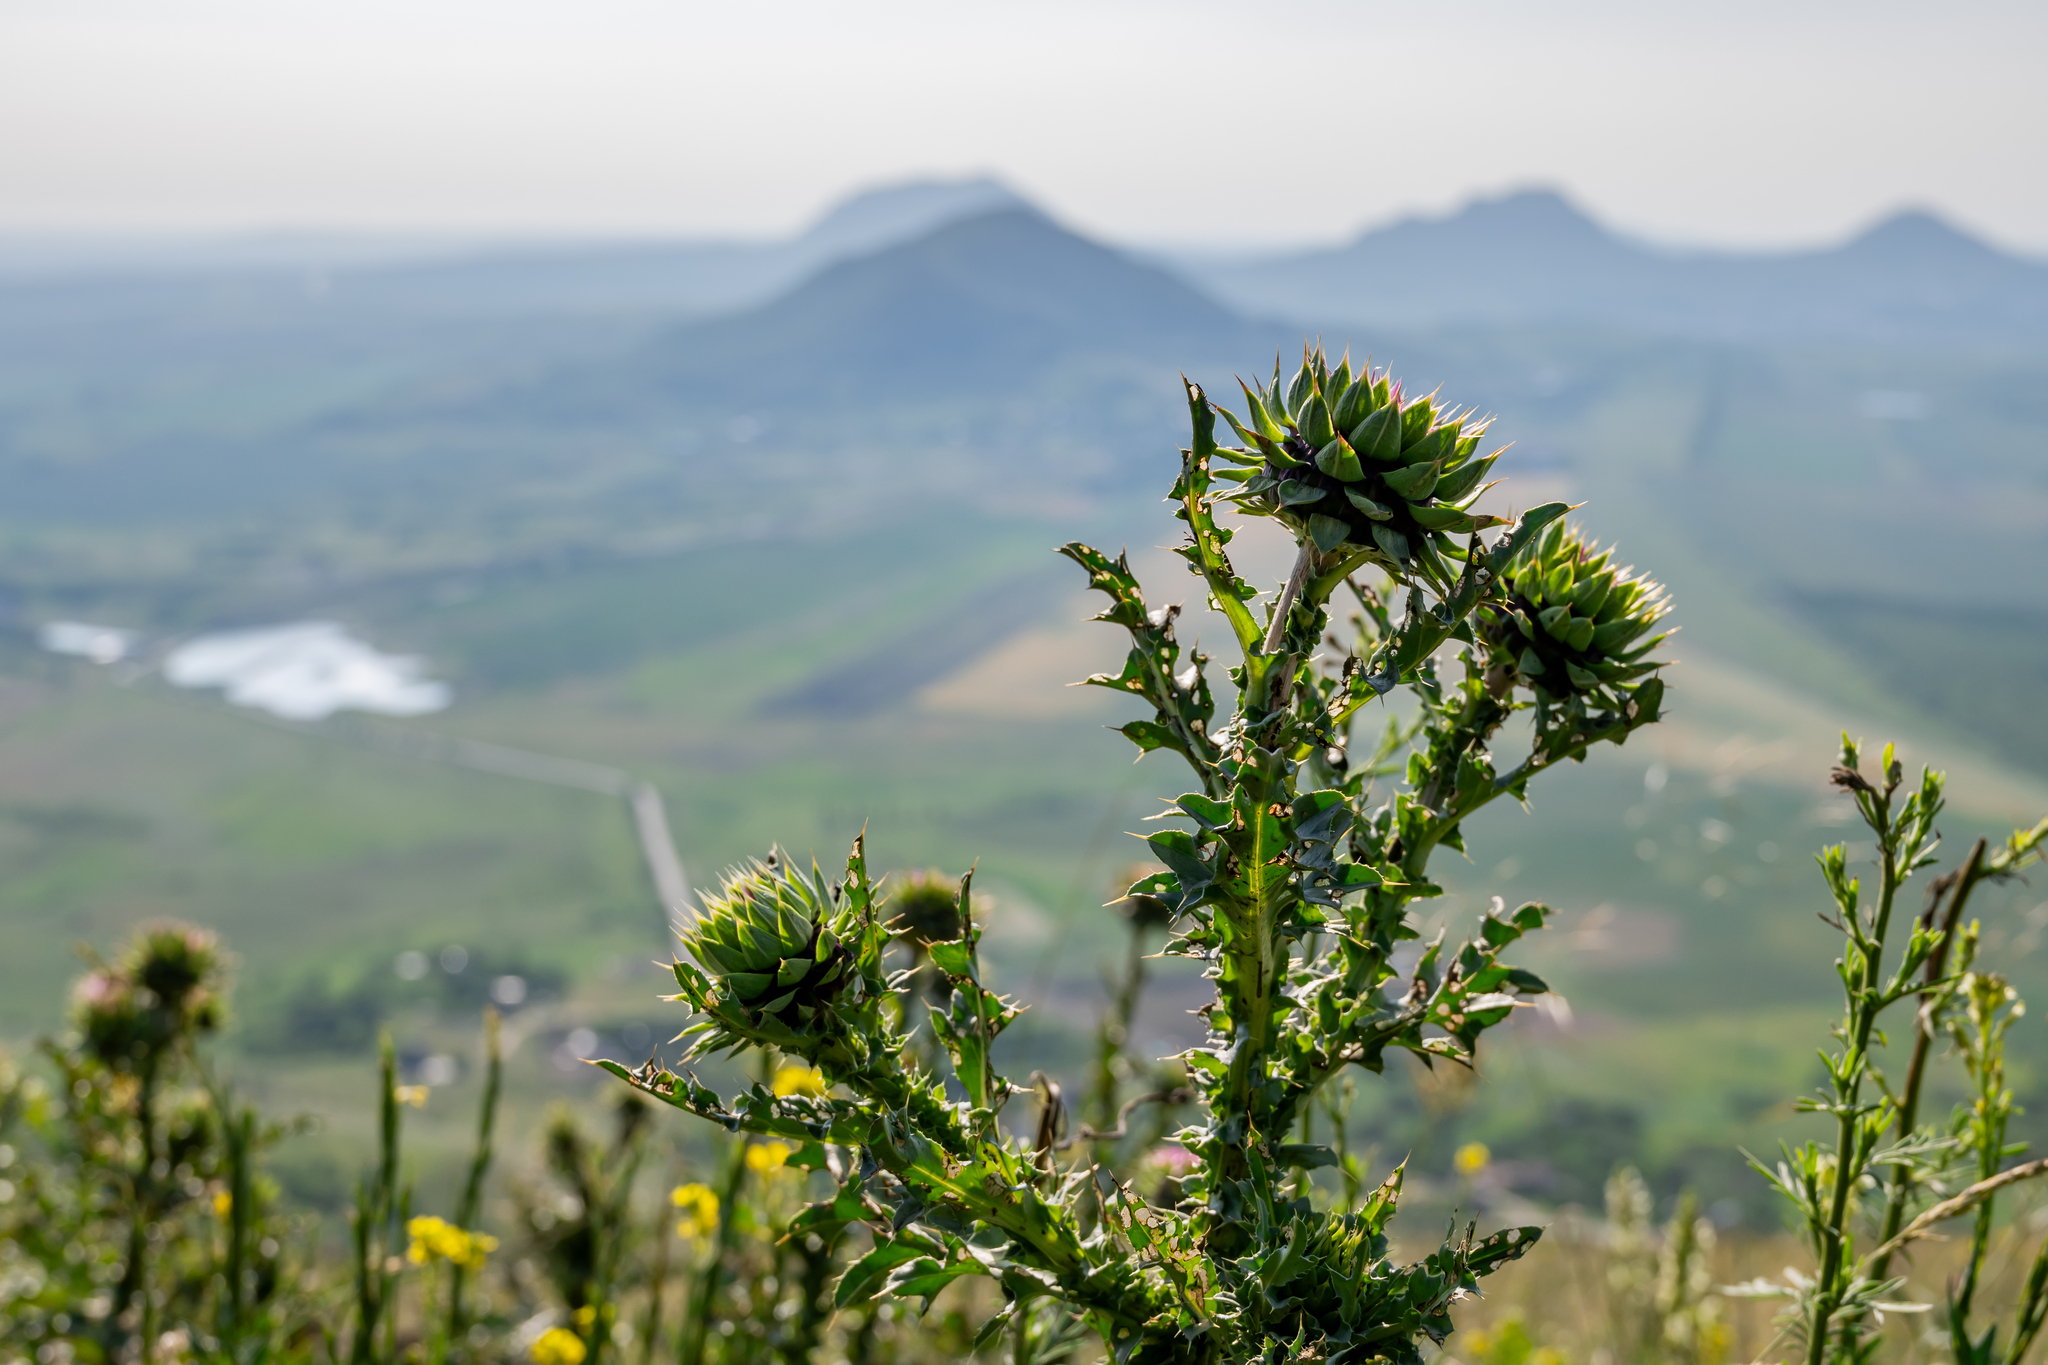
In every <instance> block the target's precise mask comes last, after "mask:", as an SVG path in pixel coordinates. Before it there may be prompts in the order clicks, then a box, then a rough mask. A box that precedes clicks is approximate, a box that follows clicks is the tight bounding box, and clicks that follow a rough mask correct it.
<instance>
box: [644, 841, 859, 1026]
mask: <svg viewBox="0 0 2048 1365" xmlns="http://www.w3.org/2000/svg"><path fill="white" fill-rule="evenodd" d="M836 899H837V898H836V897H835V895H834V894H833V892H832V890H831V889H829V888H828V887H827V886H826V885H825V879H824V875H823V874H822V873H820V872H818V870H817V869H816V868H813V869H812V870H811V875H810V877H808V878H806V877H804V876H802V875H801V874H798V873H796V872H794V871H792V870H791V869H790V868H789V867H788V865H787V864H786V862H785V860H784V859H783V858H781V857H780V856H779V855H778V854H774V853H771V854H769V856H768V860H767V861H765V862H758V861H757V862H750V863H748V864H746V865H745V866H743V867H740V868H738V869H736V870H735V871H733V872H732V873H729V874H728V875H727V877H726V879H725V883H724V885H722V886H721V887H720V888H719V890H718V894H717V895H715V896H707V897H705V903H704V914H703V916H702V917H701V918H699V919H698V921H697V922H696V923H695V924H694V925H692V926H691V927H690V928H688V929H685V930H683V931H682V933H681V935H680V937H681V938H682V940H683V946H684V947H686V948H688V949H689V950H690V956H692V957H694V958H695V959H697V963H698V965H699V966H701V967H702V968H703V969H704V970H705V971H706V972H708V973H710V974H711V976H712V978H713V979H714V980H716V981H717V982H718V984H719V986H720V988H721V993H722V995H723V996H724V999H725V1000H726V1001H727V1002H729V1003H731V1004H733V1005H736V1006H738V1007H739V1009H740V1011H741V1013H742V1014H743V1015H744V1017H745V1018H746V1019H747V1020H748V1021H749V1022H753V1023H758V1022H759V1021H760V1020H761V1019H762V1018H763V1017H767V1018H773V1019H774V1020H776V1021H777V1022H778V1023H780V1024H782V1025H783V1027H785V1028H788V1029H792V1030H795V1031H797V1032H799V1033H801V1032H803V1031H804V1030H806V1029H808V1028H810V1027H811V1025H812V1023H813V1022H814V1021H815V1020H816V1018H817V1015H818V1012H819V1011H820V1010H821V1009H825V1008H827V1007H829V1006H830V1005H831V1003H832V1002H833V1000H834V999H835V998H837V997H838V996H840V995H841V994H843V993H844V992H846V991H847V990H848V989H849V988H850V987H855V986H856V983H857V981H858V977H857V976H856V974H855V973H854V972H853V970H852V957H851V955H850V954H849V953H848V952H847V951H846V949H845V948H844V947H843V946H842V945H841V943H840V939H841V938H842V936H843V935H844V934H845V932H846V930H847V928H848V927H849V926H847V925H845V924H839V923H837V921H838V920H839V919H841V918H843V916H842V915H840V914H839V913H838V912H836V911H835V910H834V901H835V900H836Z"/></svg>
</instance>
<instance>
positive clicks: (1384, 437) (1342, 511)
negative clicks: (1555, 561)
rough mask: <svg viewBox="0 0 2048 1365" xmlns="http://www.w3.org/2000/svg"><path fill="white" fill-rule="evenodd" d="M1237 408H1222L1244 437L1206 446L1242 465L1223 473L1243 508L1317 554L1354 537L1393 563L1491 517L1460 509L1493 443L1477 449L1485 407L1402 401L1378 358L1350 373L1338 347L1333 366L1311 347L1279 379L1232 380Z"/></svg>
mask: <svg viewBox="0 0 2048 1365" xmlns="http://www.w3.org/2000/svg"><path fill="white" fill-rule="evenodd" d="M1240 387H1242V388H1243V389H1244V396H1245V406H1246V414H1247V415H1246V418H1245V420H1243V421H1239V420H1238V419H1237V418H1236V417H1235V416H1233V415H1232V414H1231V413H1229V412H1227V411H1225V410H1224V409H1222V408H1220V407H1219V408H1218V409H1217V411H1218V412H1220V413H1222V415H1223V419H1224V420H1225V421H1227V422H1229V423H1230V425H1231V426H1232V427H1233V428H1234V429H1235V430H1236V432H1237V434H1238V436H1239V437H1240V438H1242V439H1243V441H1244V442H1245V448H1244V449H1241V450H1233V449H1220V450H1219V451H1218V452H1217V453H1218V454H1219V455H1221V456H1223V457H1224V458H1226V459H1230V460H1232V461H1234V462H1236V463H1239V464H1244V465H1249V466H1250V468H1249V469H1248V470H1241V471H1236V472H1235V473H1234V474H1233V473H1224V474H1222V475H1221V477H1225V478H1233V477H1234V478H1237V479H1239V480H1240V481H1241V482H1242V483H1243V488H1242V489H1241V490H1240V492H1239V493H1238V494H1237V497H1236V501H1237V502H1238V503H1239V504H1240V505H1241V506H1243V507H1244V508H1245V510H1246V511H1249V512H1254V513H1257V514H1259V515H1262V516H1270V517H1276V518H1278V519H1279V520H1280V521H1282V522H1283V523H1285V524H1286V525H1287V526H1288V527H1289V528H1290V529H1291V530H1293V531H1294V532H1295V534H1296V536H1297V537H1298V538H1299V539H1302V540H1304V541H1312V542H1313V543H1314V544H1315V547H1316V549H1317V550H1319V551H1321V552H1322V553H1324V554H1329V553H1331V552H1333V551H1335V550H1336V549H1337V548H1338V547H1339V546H1342V545H1347V544H1348V545H1353V546H1356V547H1357V548H1358V549H1359V550H1362V551H1364V552H1366V553H1367V555H1368V556H1369V557H1371V558H1372V559H1374V560H1377V561H1378V562H1380V563H1381V564H1383V565H1385V566H1386V567H1388V568H1390V569H1393V570H1395V571H1396V572H1400V571H1404V570H1406V569H1407V568H1408V567H1410V565H1411V564H1412V563H1413V562H1414V561H1415V560H1416V559H1417V558H1418V557H1431V555H1432V551H1441V552H1444V553H1447V554H1453V555H1457V554H1459V551H1458V550H1457V549H1456V547H1455V546H1454V545H1453V544H1452V542H1451V540H1450V537H1451V536H1452V535H1458V534H1463V533H1467V532H1471V531H1475V530H1478V529H1480V528H1482V527H1487V526H1498V525H1500V524H1501V519H1500V518H1498V517H1493V516H1487V515H1484V514H1480V513H1475V512H1473V511H1471V510H1470V509H1471V505H1472V503H1473V501H1474V500H1475V499H1477V498H1478V496H1479V495H1480V494H1481V493H1483V492H1484V491H1485V489H1486V486H1487V485H1485V482H1484V481H1485V479H1486V473H1487V471H1488V470H1489V469H1491V468H1492V467H1493V462H1494V461H1495V460H1496V459H1498V458H1499V457H1500V452H1499V451H1495V452H1494V453H1493V454H1491V455H1488V456H1485V457H1484V458H1477V453H1478V449H1479V442H1480V438H1481V437H1482V436H1483V435H1484V434H1485V432H1486V427H1487V419H1482V420H1476V421H1475V420H1474V419H1473V418H1472V415H1471V413H1470V412H1469V411H1467V412H1454V411H1451V410H1449V409H1446V408H1439V407H1438V406H1437V405H1436V400H1435V396H1434V395H1429V396H1426V397H1422V398H1415V399H1410V400H1407V401H1405V402H1404V401H1403V400H1402V397H1401V386H1400V384H1399V383H1397V382H1395V381H1394V380H1392V379H1391V378H1389V376H1388V374H1387V372H1386V371H1385V370H1361V371H1360V372H1359V373H1358V374H1356V375H1353V374H1352V373H1351V360H1350V357H1349V356H1346V357H1345V358H1344V359H1343V360H1341V361H1339V362H1338V365H1337V368H1336V369H1335V370H1334V371H1332V370H1331V369H1330V368H1329V365H1328V362H1327V360H1326V359H1325V358H1324V356H1323V352H1322V349H1321V348H1320V347H1316V348H1313V349H1311V350H1309V351H1307V352H1306V354H1305V355H1304V357H1303V360H1302V364H1301V368H1300V369H1299V370H1298V371H1296V372H1295V374H1294V376H1293V378H1292V379H1291V380H1286V381H1284V382H1283V380H1282V378H1281V374H1280V369H1279V367H1278V365H1275V366H1274V369H1273V383H1272V386H1271V387H1270V388H1267V387H1260V388H1253V387H1252V386H1251V385H1247V384H1243V383H1242V381H1240Z"/></svg>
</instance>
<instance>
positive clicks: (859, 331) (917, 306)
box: [642, 207, 1266, 399]
mask: <svg viewBox="0 0 2048 1365" xmlns="http://www.w3.org/2000/svg"><path fill="white" fill-rule="evenodd" d="M1265 333H1266V329H1263V328H1259V327H1255V326H1253V325H1251V324H1248V323H1246V322H1245V321H1244V320H1243V319H1242V318H1241V317H1239V316H1238V315H1237V314H1235V313H1234V312H1232V311H1231V310H1229V309H1227V308H1225V307H1224V306H1222V305H1221V304H1219V303H1217V302H1215V301H1214V300H1213V299H1211V298H1210V297H1209V296H1208V295H1206V294H1204V293H1203V292H1201V291H1200V290H1198V289H1195V288H1193V287H1191V286H1190V285H1188V284H1187V283H1185V282H1184V281H1182V280H1181V279H1180V278H1178V277H1177V276H1175V275H1173V274H1171V273H1170V272H1168V271H1166V270H1162V269H1160V268H1158V267H1157V266H1153V265H1148V264H1145V263H1143V262H1140V261H1138V260H1135V259H1133V258H1131V257H1129V256H1127V255H1125V254H1124V253H1122V252H1120V251H1117V250H1115V249H1114V248H1111V247H1108V246H1104V245H1101V244H1098V243H1096V242H1093V241H1090V240H1088V239H1086V238H1083V237H1080V236H1078V235H1076V234H1074V233H1072V232H1069V231H1067V230H1066V229H1065V228H1063V227H1061V226H1059V225H1058V224H1057V223H1055V222H1053V221H1052V220H1051V219H1050V218H1048V217H1046V216H1045V215H1044V214H1042V213H1040V212H1038V211H1037V210H1036V209H1032V208H1028V207H1003V208H996V209H994V210H992V211H990V212H986V213H982V214H978V215H975V216H972V217H968V218H964V219H961V220H959V221H955V222H951V223H948V224H945V225H944V226H941V227H939V228H937V229H936V230H935V231H933V232H931V233H929V234H927V235H924V236H921V237H918V238H916V239H915V240H913V241H908V242H903V243H900V244H897V245H893V246H888V247H885V248H883V249H881V250H879V251H875V252H872V253H869V254H867V255H863V256H858V257H855V258H852V259H849V260H843V261H839V262H837V263H835V264H832V265H828V266H826V267H825V268H824V269H822V270H820V271H819V272H818V273H817V274H815V275H813V276H811V277H810V278H808V279H806V280H805V281H803V282H802V283H801V284H799V285H797V286H796V287H795V288H794V289H792V290H790V291H789V292H788V293H786V294H783V295H781V296H779V297H777V298H776V299H774V300H772V301H771V302H769V303H766V304H763V305H762V306H760V307H758V308H755V309H752V310H749V311H747V312H744V313H739V314H734V315H731V316H727V317H721V318H713V319H708V320H706V321H704V322H699V323H694V324H689V325H686V326H684V327H682V328H679V329H677V330H675V331H674V332H672V333H670V334H669V335H668V336H666V337H663V338H661V339H660V340H658V341H656V342H655V343H653V344H652V345H650V346H649V347H648V348H647V350H646V351H645V352H644V353H643V356H642V360H643V362H644V363H647V364H651V365H654V366H656V367H658V368H660V369H661V370H663V371H665V372H666V373H668V374H669V375H671V376H674V377H675V378H676V379H677V380H678V381H680V382H685V383H692V384H694V383H701V382H706V381H709V382H711V383H714V384H716V385H717V386H718V387H719V388H720V389H722V390H728V391H729V390H731V389H732V388H733V387H734V386H740V387H751V386H752V385H751V383H750V377H755V376H758V377H762V378H768V379H771V381H772V383H773V384H774V385H775V386H776V387H777V388H778V389H779V388H780V386H781V385H782V383H784V382H785V375H786V371H787V369H788V368H790V367H794V368H795V369H796V370H798V371H799V372H801V373H803V374H805V375H806V376H807V378H808V381H809V382H810V383H812V384H822V385H826V386H829V387H833V388H845V389H849V390H852V389H858V390H859V391H861V392H863V393H868V394H879V393H885V392H886V393H889V394H891V395H892V396H904V395H906V394H917V395H921V396H923V397H924V398H926V399H929V398H931V397H934V396H936V395H939V394H941V393H946V394H962V395H965V394H983V393H989V392H993V391H997V390H1000V389H1004V388H1010V387H1015V386H1017V385H1019V384H1022V383H1028V382H1030V381H1032V380H1034V379H1036V378H1038V377H1040V376H1042V374H1043V373H1044V372H1045V371H1046V370H1047V369H1048V368H1050V367H1052V366H1054V365H1057V364H1059V363H1060V362H1062V361H1063V360H1066V359H1068V358H1070V357H1077V356H1087V357H1093V358H1096V359H1103V358H1126V359H1132V360H1139V361H1142V362H1145V363H1149V364H1156V365H1166V366H1176V367H1177V366H1178V365H1180V364H1185V363H1188V362H1189V360H1190V359H1191V358H1194V357H1219V358H1220V357H1227V356H1231V355H1233V354H1242V352H1243V348H1244V347H1246V346H1249V345H1255V344H1258V343H1259V342H1261V341H1263V340H1265Z"/></svg>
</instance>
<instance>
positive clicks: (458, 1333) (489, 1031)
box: [448, 1007, 504, 1342]
mask: <svg viewBox="0 0 2048 1365" xmlns="http://www.w3.org/2000/svg"><path fill="white" fill-rule="evenodd" d="M484 1055H485V1058H486V1060H485V1063H484V1094H483V1100H482V1103H481V1104H480V1105H479V1106H478V1109H477V1120H476V1145H475V1147H474V1148H473V1149H472V1151H471V1154H470V1158H469V1178H468V1179H467V1180H465V1181H464V1182H463V1186H462V1202H461V1203H460V1204H459V1205H457V1206H456V1213H455V1225H456V1226H457V1227H459V1228H461V1229H463V1230H464V1231H465V1232H475V1231H476V1230H477V1224H478V1222H479V1221H481V1219H482V1215H483V1204H484V1177H485V1176H486V1175H487V1174H488V1173H489V1172H490V1169H491V1157H492V1151H493V1149H492V1144H491V1137H492V1132H493V1130H494V1129H495V1128H496V1126H497V1121H498V1090H499V1085H500V1082H501V1080H502V1079H503V1072H504V1058H503V1057H502V1056H501V1055H500V1049H499V1045H498V1012H497V1011H496V1010H494V1009H491V1008H489V1007H486V1008H485V1009H484ZM468 1274H469V1271H468V1268H467V1267H466V1266H462V1265H456V1266H452V1267H451V1268H450V1269H449V1272H448V1336H449V1338H450V1339H451V1340H453V1341H457V1342H460V1341H461V1340H462V1336H463V1333H464V1332H466V1331H467V1330H468V1329H469V1314H468V1308H467V1305H466V1304H465V1303H464V1302H463V1296H462V1291H463V1289H464V1288H465V1287H466V1281H467V1277H468Z"/></svg>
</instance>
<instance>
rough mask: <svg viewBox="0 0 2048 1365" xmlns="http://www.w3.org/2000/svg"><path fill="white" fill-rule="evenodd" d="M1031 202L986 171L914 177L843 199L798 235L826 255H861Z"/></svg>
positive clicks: (814, 249) (1025, 206)
mask: <svg viewBox="0 0 2048 1365" xmlns="http://www.w3.org/2000/svg"><path fill="white" fill-rule="evenodd" d="M1030 207H1031V205H1030V204H1029V203H1028V202H1027V201H1026V200H1025V199H1024V197H1023V196H1022V195H1019V194H1018V193H1017V192H1016V191H1015V190H1012V189H1011V188H1010V187H1009V186H1007V185H1005V184H1003V183H1002V182H1001V181H1000V180H996V179H993V178H991V177H988V176H972V177H967V178H964V179H959V180H910V181H904V182H902V183H901V184H895V185H878V186H876V187H874V188H872V189H867V190H862V191H860V192H859V193H857V194H854V195H852V196H850V197H849V198H846V199H842V200H840V201H839V202H838V203H837V204H835V205H833V206H832V207H831V208H830V209H828V210H826V212H825V214H824V216H823V217H821V218H819V219H818V221H817V222H815V223H813V224H812V225H811V226H810V227H809V228H808V229H807V230H806V231H805V232H804V234H803V236H802V237H801V238H800V239H799V240H800V241H801V243H802V244H803V245H804V246H805V247H807V248H809V249H811V250H813V251H816V252H820V253H823V254H828V255H832V256H849V255H858V254H862V253H865V252H869V251H879V250H881V249H882V248H884V247H889V246H894V245H896V244H897V243H899V242H907V241H910V240H912V239H913V238H917V237H922V236H924V235H926V234H927V233H930V232H933V231H935V230H937V229H939V228H942V227H944V226H945V225H946V224H948V223H952V222H957V221H959V220H960V219H962V218H971V217H975V216H977V215H980V214H984V213H988V212H991V211H993V210H997V209H1018V208H1023V209H1028V208H1030Z"/></svg>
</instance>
